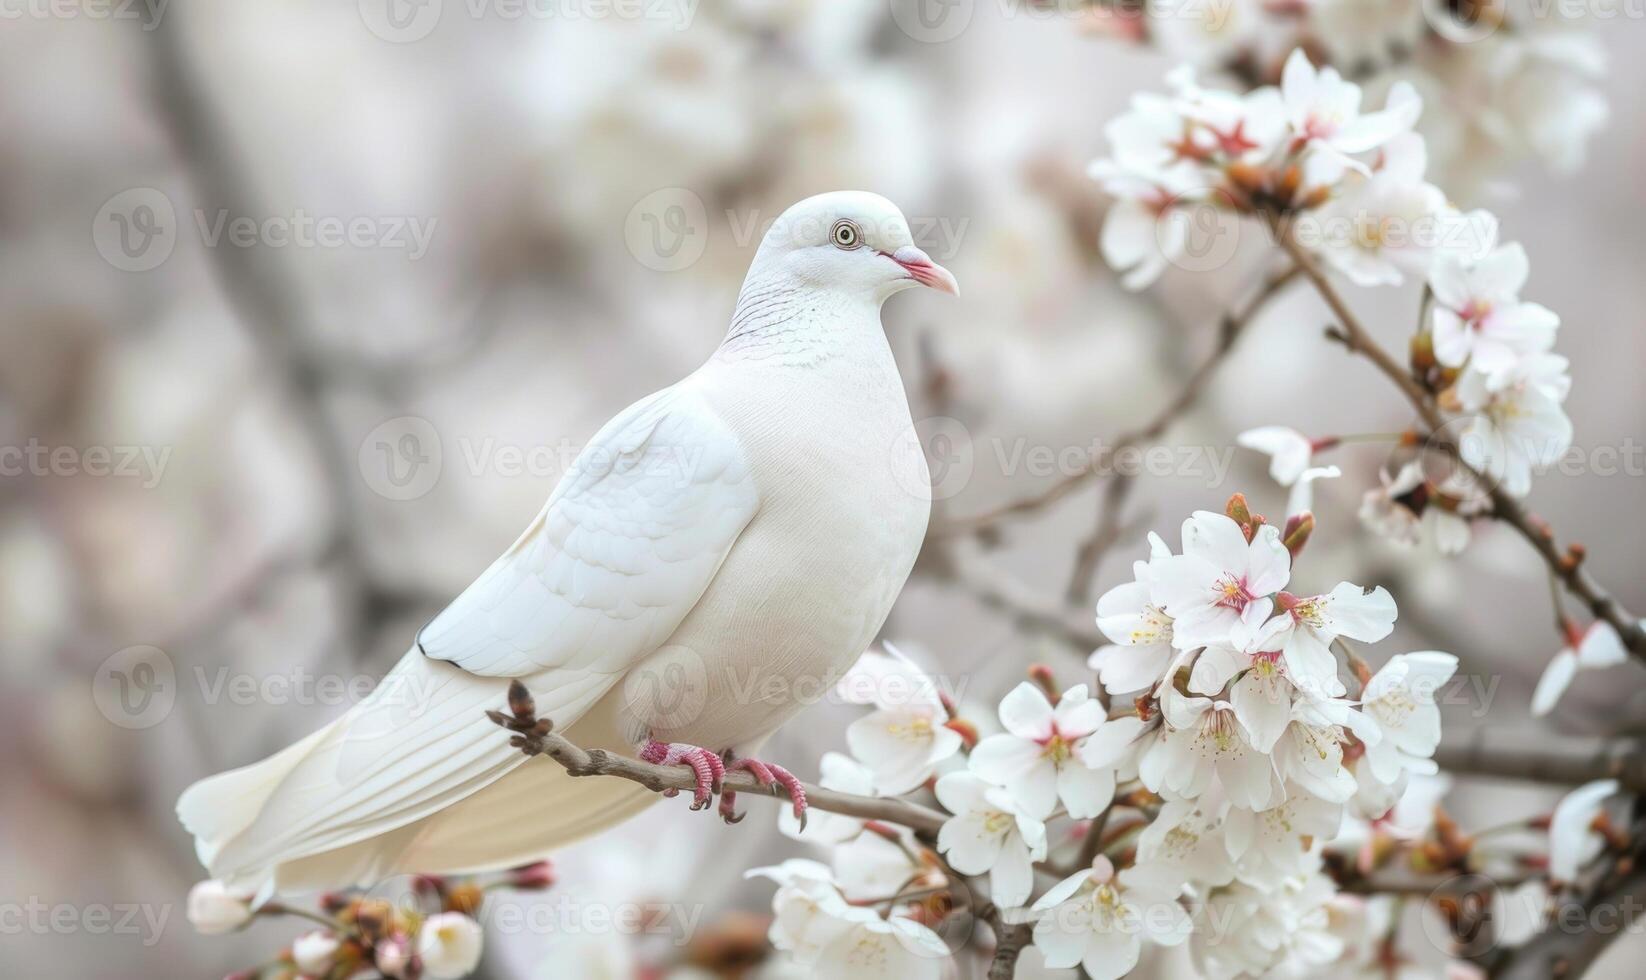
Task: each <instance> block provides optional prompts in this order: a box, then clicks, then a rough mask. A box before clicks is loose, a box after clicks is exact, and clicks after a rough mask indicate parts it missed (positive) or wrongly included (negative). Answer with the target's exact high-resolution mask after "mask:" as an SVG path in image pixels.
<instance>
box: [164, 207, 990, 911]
mask: <svg viewBox="0 0 1646 980" xmlns="http://www.w3.org/2000/svg"><path fill="white" fill-rule="evenodd" d="M914 285H925V286H932V287H935V288H937V289H940V290H943V291H945V292H949V293H954V292H956V291H957V289H956V285H955V280H954V277H953V276H952V275H950V274H949V272H948V270H946V269H944V268H943V267H942V266H939V265H937V264H936V263H934V262H933V261H932V260H931V259H930V258H929V257H928V256H927V255H926V253H925V252H923V251H921V250H920V249H919V248H917V247H915V245H914V244H913V241H912V239H911V236H910V234H909V226H908V222H907V221H906V220H905V219H904V217H903V215H902V213H901V212H899V211H898V209H897V208H896V207H895V206H894V205H893V204H892V203H891V202H889V201H887V200H886V199H885V198H882V197H880V196H878V195H875V194H869V193H864V192H856V191H841V192H836V193H831V194H822V195H819V196H817V197H812V198H808V199H807V200H804V201H801V202H800V203H798V204H796V205H794V206H793V207H791V208H790V209H789V210H788V211H786V212H784V214H783V216H782V217H781V218H779V219H778V221H777V222H776V223H775V224H774V225H773V226H772V228H771V229H770V230H769V232H768V233H767V234H766V235H765V237H764V239H763V240H762V242H761V245H760V248H759V250H758V251H757V252H756V254H755V257H754V262H753V264H752V265H751V266H750V267H749V273H748V276H747V278H745V280H744V282H743V288H742V291H741V293H740V294H739V296H738V299H737V308H736V311H735V312H734V314H733V316H732V322H731V327H730V329H729V330H728V331H727V333H726V337H725V340H723V341H722V342H721V344H720V347H719V349H717V350H716V351H715V352H714V354H713V355H712V356H711V357H710V358H709V359H708V361H707V362H706V363H704V364H703V366H701V367H699V368H698V369H697V370H696V371H694V372H693V373H692V374H690V375H689V376H687V377H686V378H685V379H684V380H682V381H680V382H679V383H677V384H675V385H673V386H672V387H669V388H666V389H664V390H662V391H659V392H657V393H655V394H653V395H650V396H648V397H646V398H643V399H641V400H640V401H638V402H636V403H635V404H633V405H631V406H629V407H628V408H627V409H625V410H623V411H622V412H621V413H619V414H618V415H617V417H616V418H614V419H612V420H611V421H610V422H608V423H607V424H606V425H605V427H604V428H602V429H601V430H600V432H599V433H598V434H596V435H595V437H594V438H593V440H592V441H591V442H590V444H589V445H588V447H587V448H585V449H584V450H583V452H582V453H581V454H580V456H579V457H578V460H577V463H576V464H575V465H574V466H573V467H572V468H571V469H570V470H568V472H567V473H566V475H565V477H564V478H563V479H562V480H561V481H560V484H559V485H558V486H557V487H555V490H554V492H553V493H552V494H551V495H550V496H549V499H548V502H547V503H546V504H545V505H544V506H543V509H542V511H541V512H540V513H539V514H538V515H537V517H536V519H534V520H533V521H532V522H531V525H530V526H529V527H527V528H526V531H525V533H523V534H521V535H520V537H519V539H517V540H516V541H515V542H514V544H513V545H511V546H510V547H509V549H508V550H507V551H506V552H504V554H503V556H502V557H501V558H499V559H497V561H495V562H493V563H492V565H491V567H490V568H488V569H487V570H486V571H485V572H484V573H483V574H482V575H481V576H480V577H479V578H478V579H476V580H475V582H474V584H472V585H470V586H469V587H468V588H467V589H465V590H464V591H463V593H462V594H461V595H459V596H458V597H457V599H456V600H454V601H453V602H452V603H451V605H449V606H447V607H446V609H445V610H444V611H443V612H441V613H440V614H439V615H438V616H436V617H435V618H434V620H432V621H431V622H430V623H429V624H428V625H427V626H425V627H424V628H423V629H422V630H421V631H420V633H419V635H418V637H417V639H416V642H415V643H414V644H413V646H412V649H411V650H410V651H409V652H407V654H406V655H405V656H404V657H403V658H402V659H401V660H400V662H399V664H398V665H396V666H395V668H394V670H393V671H392V672H391V673H390V674H389V675H388V676H387V677H386V678H385V679H384V681H383V683H382V684H380V685H379V686H378V687H377V688H376V690H375V691H374V692H373V693H372V695H371V696H370V697H368V698H366V699H365V700H363V701H362V702H361V703H360V704H358V705H356V706H355V707H354V708H353V709H351V710H350V711H349V712H348V713H347V714H345V715H344V716H343V717H341V718H339V719H338V720H337V721H335V722H333V723H332V724H330V725H328V726H326V727H325V728H323V729H321V730H320V731H317V732H315V733H314V734H312V735H310V736H308V737H307V738H305V739H303V740H302V741H300V742H298V743H296V744H295V745H292V746H290V747H288V748H286V749H285V750H283V751H281V752H279V753H277V754H275V755H273V756H271V757H269V758H267V759H265V760H263V761H262V762H259V763H256V764H254V765H251V766H247V767H245V768H242V769H236V770H233V771H231V772H226V773H222V774H219V775H216V776H212V777H210V778H207V779H204V780H201V781H200V782H198V783H195V784H194V785H193V786H190V787H189V788H188V789H187V790H186V791H185V792H184V793H183V795H182V797H181V799H179V800H178V803H177V813H178V816H179V818H180V819H181V820H182V822H183V825H184V827H186V828H187V829H188V831H189V832H190V833H192V834H193V835H194V837H195V847H196V850H197V852H198V854H199V857H200V860H201V862H202V863H203V864H204V865H206V867H207V868H208V869H209V870H210V872H211V874H212V875H213V877H216V878H220V879H223V880H224V881H225V882H226V883H228V884H229V885H230V886H231V887H235V888H237V889H243V890H245V891H247V892H252V893H255V894H256V895H257V896H258V898H259V900H266V899H267V898H268V897H270V896H272V895H275V894H281V893H291V892H301V891H309V890H318V889H325V888H337V887H346V886H351V885H369V884H372V883H374V882H377V881H380V880H382V879H384V878H387V877H389V876H391V875H395V874H402V873H431V874H436V873H444V874H449V873H460V872H480V871H488V870H498V869H503V868H508V867H513V866H517V865H521V864H525V863H528V862H531V861H535V860H537V859H539V858H541V857H542V856H543V855H545V854H546V853H547V852H549V851H551V850H552V849H555V848H557V847H560V846H562V845H564V844H567V843H569V842H571V841H574V840H576V839H578V838H579V837H582V836H585V835H587V834H590V833H593V832H595V831H598V830H601V829H604V828H607V827H610V826H612V825H613V824H615V823H617V822H618V821H619V820H621V819H623V818H625V817H627V816H629V815H632V814H634V813H635V812H637V811H638V810H640V809H642V808H643V807H645V806H646V805H647V804H649V803H650V802H651V801H652V800H653V799H655V797H656V794H654V793H652V792H650V791H648V790H646V789H645V788H643V787H641V786H639V785H637V784H635V783H632V782H630V781H627V780H623V779H615V778H614V779H573V778H572V777H570V776H569V775H568V774H567V773H566V772H565V771H564V770H563V769H562V768H561V767H560V766H559V765H557V764H556V763H554V762H553V761H551V760H549V759H546V758H541V757H539V758H535V759H528V758H527V757H526V756H525V755H523V754H522V753H521V752H520V751H519V750H517V749H515V748H512V747H511V746H510V745H509V740H508V738H507V737H506V734H505V733H504V732H502V731H500V730H499V729H498V728H497V727H496V725H494V724H493V723H492V722H491V721H489V720H488V719H487V717H486V715H485V712H486V709H488V708H494V707H499V706H501V704H500V702H501V700H502V695H503V692H504V689H505V687H506V686H507V684H508V680H509V679H518V680H520V681H521V682H522V683H523V684H524V685H525V686H526V687H527V689H528V690H529V691H530V692H531V694H532V695H533V696H534V698H535V699H536V703H537V709H538V712H539V714H540V715H541V716H542V717H544V718H548V719H551V720H552V721H553V722H554V724H555V726H556V730H558V731H560V732H562V733H564V734H565V735H566V736H567V737H568V738H569V739H571V740H572V741H573V742H574V743H576V744H578V745H581V746H584V747H591V748H604V749H607V750H611V751H615V752H633V751H636V750H638V752H639V754H640V755H641V757H642V758H645V759H647V760H650V761H654V762H659V763H664V764H684V765H689V766H691V767H692V768H693V769H694V770H695V772H696V774H697V783H698V785H697V791H696V793H695V794H694V803H693V808H694V809H698V808H701V807H703V806H705V805H707V803H708V801H709V799H710V794H711V788H712V786H713V784H714V783H716V782H717V781H718V774H719V772H720V771H721V766H722V761H721V757H720V756H719V755H718V754H717V753H720V752H725V753H726V754H727V757H728V758H730V759H732V760H733V761H732V762H730V766H731V767H733V768H737V767H742V768H747V769H749V770H750V771H751V772H752V773H754V774H755V775H756V777H757V778H759V779H761V780H762V781H766V780H770V779H776V780H779V781H781V782H783V783H785V784H791V785H792V783H793V777H792V776H791V775H790V774H789V773H788V772H787V771H786V770H783V769H782V768H781V767H778V766H771V765H763V764H761V763H759V762H756V761H754V760H753V759H752V758H749V756H750V755H751V754H752V753H753V752H755V751H756V750H757V749H758V748H759V746H760V745H761V744H762V743H763V742H764V741H765V740H766V738H767V737H768V736H770V735H771V734H772V732H773V731H775V730H776V729H777V728H778V726H780V725H781V724H782V723H783V722H784V721H785V720H787V719H788V718H789V717H790V716H792V715H793V714H794V713H795V712H796V711H798V710H799V709H800V708H801V707H802V706H803V705H804V703H805V702H806V701H807V700H815V699H816V697H817V696H818V694H820V693H821V692H824V691H827V690H828V689H829V688H828V685H830V684H832V683H834V681H835V680H836V679H837V678H838V677H839V676H840V675H841V674H843V673H844V672H845V670H846V669H847V668H848V667H849V666H850V665H851V664H852V662H853V661H854V660H855V659H856V658H857V656H858V655H859V654H860V653H861V652H862V651H863V649H864V648H865V647H866V646H867V645H868V644H869V643H870V642H871V641H872V640H873V638H874V636H875V634H876V633H877V632H878V631H879V629H880V627H881V625H882V624H883V623H884V622H885V619H886V617H887V615H888V614H889V613H890V611H891V607H892V603H893V601H894V600H895V599H896V598H897V595H898V593H899V591H901V589H902V587H903V583H904V581H905V579H907V577H908V574H909V570H910V568H911V567H912V566H913V564H914V561H915V556H916V554H917V553H918V551H919V550H920V544H921V541H922V539H923V538H924V536H925V533H926V522H927V518H928V516H929V513H930V500H929V493H928V492H926V491H927V480H928V475H927V470H926V463H925V459H924V457H923V456H922V454H921V450H920V447H919V444H918V441H917V440H915V439H914V438H912V433H913V428H912V422H911V420H910V415H909V406H908V401H907V398H906V397H905V395H904V392H903V384H902V380H901V379H900V377H899V376H898V372H897V365H896V363H895V362H894V361H893V359H892V353H891V349H890V347H889V346H888V344H887V342H886V336H885V332H884V330H883V328H882V327H881V323H880V307H881V304H882V303H883V302H884V301H885V300H886V298H887V297H889V296H891V295H892V294H893V293H897V292H900V291H902V290H904V289H906V288H909V287H911V286H914ZM794 804H795V806H796V808H797V812H798V811H799V810H800V809H801V808H803V806H804V803H803V800H802V798H801V796H800V794H798V793H796V794H794ZM721 814H722V815H723V816H725V817H727V818H728V819H733V811H732V801H731V799H730V794H724V795H723V796H722V801H721Z"/></svg>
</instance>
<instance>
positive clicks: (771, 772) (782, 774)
mask: <svg viewBox="0 0 1646 980" xmlns="http://www.w3.org/2000/svg"><path fill="white" fill-rule="evenodd" d="M739 769H744V770H747V771H748V772H749V773H750V774H751V775H753V776H754V778H755V781H756V782H758V783H759V784H760V785H762V786H770V785H771V784H773V783H777V784H778V785H779V786H782V787H783V788H784V789H785V790H787V791H788V794H789V802H790V803H791V804H792V805H793V806H794V818H795V819H796V820H798V821H800V829H801V830H805V829H806V788H805V787H804V786H801V785H800V780H798V779H796V778H795V776H794V773H792V772H790V771H789V770H787V769H784V768H783V767H782V766H779V765H774V764H773V763H770V762H761V761H760V760H759V759H731V760H728V764H727V766H726V770H727V771H728V772H736V771H737V770H739ZM736 803H737V794H736V793H735V792H732V791H730V790H728V791H726V792H724V793H721V794H720V818H721V819H722V820H724V821H726V822H727V823H737V822H738V821H739V820H742V819H743V817H742V815H741V814H739V813H738V812H737V807H736Z"/></svg>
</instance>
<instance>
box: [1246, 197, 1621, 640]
mask: <svg viewBox="0 0 1646 980" xmlns="http://www.w3.org/2000/svg"><path fill="white" fill-rule="evenodd" d="M1274 227H1275V228H1276V238H1277V239H1278V240H1279V242H1280V244H1281V246H1282V247H1283V248H1284V249H1285V250H1286V252H1287V254H1289V255H1290V256H1291V257H1292V260H1293V261H1294V262H1296V263H1297V267H1298V268H1299V269H1301V270H1302V272H1303V275H1304V276H1306V277H1307V278H1308V279H1309V281H1310V282H1311V283H1312V284H1313V285H1314V287H1315V291H1316V292H1318V293H1319V294H1320V296H1321V298H1322V299H1324V300H1325V301H1326V305H1327V306H1328V307H1330V308H1331V310H1332V313H1333V314H1334V315H1335V316H1336V317H1337V318H1338V321H1339V324H1340V328H1339V329H1337V330H1335V331H1332V332H1329V333H1328V336H1330V337H1332V338H1333V339H1334V340H1337V341H1338V342H1339V343H1341V344H1343V345H1344V347H1346V348H1348V350H1349V351H1351V352H1352V353H1356V354H1359V355H1360V356H1362V357H1364V358H1366V359H1367V360H1369V361H1371V362H1372V364H1373V365H1375V366H1376V367H1377V369H1378V370H1379V371H1380V372H1382V373H1383V374H1384V376H1386V377H1387V378H1388V379H1389V380H1390V381H1392V382H1394V384H1395V385H1396V386H1397V387H1398V388H1400V390H1401V393H1402V394H1404V395H1405V396H1406V400H1407V401H1409V402H1411V404H1412V407H1413V408H1414V409H1415V410H1416V411H1417V414H1418V416H1419V417H1420V418H1422V419H1423V421H1424V423H1425V424H1427V425H1428V427H1429V430H1430V431H1429V439H1430V440H1431V442H1433V443H1434V444H1437V445H1439V446H1440V447H1441V448H1443V449H1444V450H1445V451H1446V452H1447V453H1448V454H1449V455H1451V456H1452V457H1453V458H1454V459H1455V460H1457V462H1458V465H1460V466H1462V467H1463V468H1464V469H1466V470H1467V471H1468V472H1469V474H1470V475H1471V476H1473V477H1474V479H1475V481H1476V482H1477V483H1478V484H1479V485H1480V486H1482V487H1486V488H1488V491H1489V494H1490V497H1491V501H1492V511H1491V514H1490V516H1491V517H1493V518H1494V519H1496V520H1498V521H1501V522H1503V523H1504V524H1507V525H1509V526H1510V527H1512V528H1514V529H1515V530H1516V531H1518V532H1520V535H1521V537H1523V538H1525V539H1526V541H1527V542H1528V543H1530V544H1531V546H1532V548H1533V549H1534V550H1536V551H1537V553H1538V555H1539V556H1540V557H1541V558H1542V559H1543V560H1544V562H1545V563H1546V564H1547V565H1548V566H1549V570H1550V571H1551V572H1552V573H1553V574H1554V575H1555V576H1556V577H1557V578H1558V579H1559V580H1560V581H1561V582H1562V583H1563V584H1564V585H1565V586H1566V589H1567V591H1569V592H1570V593H1571V594H1572V595H1574V596H1577V597H1578V598H1579V599H1581V600H1583V602H1584V604H1585V605H1586V606H1588V608H1589V611H1590V613H1591V614H1593V615H1594V617H1595V618H1596V619H1600V620H1604V621H1605V622H1607V623H1610V624H1611V625H1612V627H1613V628H1615V629H1616V630H1617V632H1618V635H1619V636H1621V637H1622V638H1623V644H1624V646H1626V647H1627V648H1628V649H1629V652H1630V653H1632V654H1634V656H1635V657H1636V658H1637V659H1639V660H1641V661H1643V662H1646V630H1643V629H1642V628H1641V625H1640V621H1639V619H1638V618H1637V617H1636V616H1635V615H1634V614H1632V613H1630V612H1629V611H1628V610H1627V609H1625V608H1623V605H1622V604H1621V603H1619V602H1618V601H1617V599H1616V598H1615V597H1613V596H1612V594H1611V593H1610V592H1608V591H1607V590H1606V589H1605V588H1603V587H1602V586H1601V585H1600V583H1598V582H1596V581H1595V580H1594V578H1593V577H1592V576H1590V575H1589V573H1588V570H1587V569H1586V568H1585V567H1584V562H1583V555H1584V552H1583V551H1582V549H1578V548H1574V547H1567V548H1562V547H1561V546H1560V545H1559V544H1558V543H1557V539H1556V537H1555V534H1554V532H1553V530H1552V529H1551V528H1550V527H1549V526H1548V524H1546V523H1545V522H1544V521H1542V520H1541V519H1538V518H1536V517H1533V516H1532V515H1531V514H1530V513H1528V512H1527V510H1526V508H1525V507H1524V506H1522V505H1521V503H1520V501H1518V500H1516V499H1515V498H1514V497H1512V496H1510V495H1509V493H1508V492H1507V491H1505V490H1504V489H1503V488H1502V487H1501V486H1499V485H1498V484H1497V483H1496V482H1495V481H1493V480H1491V479H1489V478H1487V477H1486V476H1484V475H1483V474H1481V473H1480V472H1479V471H1478V470H1475V469H1474V468H1473V467H1471V466H1469V465H1468V464H1466V463H1464V462H1463V461H1462V459H1461V454H1460V452H1459V451H1458V447H1457V444H1456V443H1455V442H1454V441H1453V440H1452V439H1451V438H1450V437H1448V436H1446V435H1445V431H1446V422H1445V419H1444V418H1443V417H1442V416H1441V414H1440V410H1439V408H1438V407H1437V406H1436V405H1435V403H1434V400H1433V399H1432V398H1431V397H1430V395H1429V393H1428V392H1426V391H1425V390H1424V388H1423V386H1422V385H1421V384H1419V383H1418V379H1417V378H1416V377H1415V376H1414V375H1413V374H1412V372H1411V371H1409V370H1407V369H1406V368H1405V367H1403V366H1402V365H1401V364H1400V363H1399V362H1398V361H1396V360H1395V359H1394V357H1393V356H1392V355H1390V354H1389V352H1388V351H1386V350H1384V348H1383V347H1382V346H1381V345H1379V344H1378V343H1377V341H1375V340H1373V339H1372V336H1371V334H1370V333H1368V332H1367V330H1366V328H1365V327H1364V326H1363V325H1362V324H1361V323H1360V321H1359V320H1358V319H1357V318H1356V317H1355V315H1354V313H1353V312H1352V311H1350V309H1349V307H1348V305H1347V304H1346V303H1345V302H1344V301H1343V297H1342V296H1341V295H1340V294H1339V293H1338V291H1337V289H1336V287H1334V286H1333V285H1332V283H1331V281H1330V280H1329V279H1328V278H1327V277H1326V274H1325V273H1324V272H1322V271H1321V269H1320V267H1319V266H1318V265H1317V264H1316V263H1315V261H1314V260H1313V259H1312V258H1311V257H1310V256H1309V254H1308V252H1307V251H1305V250H1304V249H1303V248H1302V247H1300V246H1299V245H1298V244H1297V243H1296V242H1295V241H1293V240H1292V238H1291V236H1290V235H1288V234H1286V233H1285V229H1284V228H1282V227H1281V225H1280V222H1279V219H1274Z"/></svg>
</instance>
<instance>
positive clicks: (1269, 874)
mask: <svg viewBox="0 0 1646 980" xmlns="http://www.w3.org/2000/svg"><path fill="white" fill-rule="evenodd" d="M1342 825H1343V804H1342V803H1341V802H1336V803H1334V802H1330V801H1327V800H1322V799H1320V798H1319V797H1316V796H1312V795H1310V794H1308V793H1299V792H1293V793H1291V794H1289V795H1288V796H1287V797H1286V799H1284V800H1283V801H1281V802H1279V803H1277V804H1275V805H1274V806H1272V807H1269V808H1268V809H1266V810H1263V811H1262V812H1256V811H1253V810H1248V809H1246V808H1245V807H1239V806H1235V807H1230V808H1229V812H1228V813H1227V814H1226V815H1225V816H1224V818H1223V834H1224V839H1225V840H1226V841H1227V843H1228V848H1229V856H1230V857H1231V858H1233V859H1234V860H1235V862H1236V866H1237V868H1238V869H1239V874H1240V876H1241V878H1242V880H1248V881H1251V882H1254V883H1261V884H1262V885H1263V886H1264V887H1266V888H1272V887H1274V886H1276V885H1278V884H1279V883H1280V882H1281V881H1283V880H1285V879H1288V878H1292V877H1295V876H1297V875H1299V874H1302V873H1304V872H1306V871H1307V870H1308V868H1307V866H1306V862H1307V861H1308V860H1309V858H1310V852H1309V847H1308V844H1307V841H1308V840H1309V839H1311V838H1313V839H1315V840H1326V839H1328V838H1331V837H1332V836H1334V835H1335V834H1336V833H1337V831H1338V828H1339V827H1341V826H1342Z"/></svg>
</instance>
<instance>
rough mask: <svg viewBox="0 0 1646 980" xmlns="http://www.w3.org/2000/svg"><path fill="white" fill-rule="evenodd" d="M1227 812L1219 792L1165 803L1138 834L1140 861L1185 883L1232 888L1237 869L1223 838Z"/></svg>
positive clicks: (1138, 855)
mask: <svg viewBox="0 0 1646 980" xmlns="http://www.w3.org/2000/svg"><path fill="white" fill-rule="evenodd" d="M1227 809H1228V808H1227V807H1226V806H1225V805H1224V803H1223V799H1222V796H1221V794H1220V792H1217V791H1215V790H1214V791H1212V792H1208V793H1207V794H1206V795H1204V796H1201V797H1200V798H1198V799H1193V800H1167V801H1165V802H1164V803H1162V804H1161V805H1160V812H1159V813H1158V814H1156V815H1155V818H1154V820H1153V821H1151V822H1150V823H1149V825H1148V826H1147V827H1144V828H1143V831H1142V833H1140V834H1138V837H1137V859H1138V861H1139V862H1140V863H1144V862H1146V863H1149V864H1154V865H1159V866H1162V867H1165V868H1169V869H1171V870H1173V871H1175V872H1176V873H1177V874H1178V876H1179V877H1181V878H1182V879H1183V880H1185V881H1193V882H1196V883H1198V884H1202V885H1211V886H1216V885H1226V884H1228V883H1229V882H1230V881H1232V880H1234V873H1235V866H1234V861H1233V860H1231V859H1230V857H1229V845H1228V843H1227V842H1226V841H1225V840H1224V837H1223V814H1224V812H1225V811H1226V810H1227Z"/></svg>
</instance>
